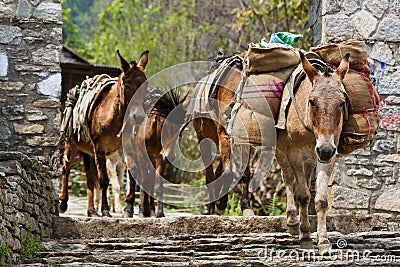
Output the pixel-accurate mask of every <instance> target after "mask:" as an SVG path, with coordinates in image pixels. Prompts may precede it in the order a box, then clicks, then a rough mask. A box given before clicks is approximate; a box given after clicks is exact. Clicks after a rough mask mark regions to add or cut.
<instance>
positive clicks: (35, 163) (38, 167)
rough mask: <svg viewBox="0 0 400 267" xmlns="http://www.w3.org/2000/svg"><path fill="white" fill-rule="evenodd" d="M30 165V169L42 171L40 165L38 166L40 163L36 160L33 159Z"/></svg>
mask: <svg viewBox="0 0 400 267" xmlns="http://www.w3.org/2000/svg"><path fill="white" fill-rule="evenodd" d="M30 167H31V169H32V170H35V171H38V172H42V171H43V168H42V166H40V164H39V163H38V162H37V161H33V162H32V163H31V166H30Z"/></svg>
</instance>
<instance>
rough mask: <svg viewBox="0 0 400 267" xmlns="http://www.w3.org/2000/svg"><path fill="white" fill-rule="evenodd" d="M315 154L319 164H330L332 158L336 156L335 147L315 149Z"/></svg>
mask: <svg viewBox="0 0 400 267" xmlns="http://www.w3.org/2000/svg"><path fill="white" fill-rule="evenodd" d="M315 152H316V153H317V157H318V161H319V162H321V163H329V162H331V160H332V158H333V156H334V155H335V154H336V147H334V146H321V147H316V148H315Z"/></svg>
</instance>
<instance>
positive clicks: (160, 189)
mask: <svg viewBox="0 0 400 267" xmlns="http://www.w3.org/2000/svg"><path fill="white" fill-rule="evenodd" d="M156 164H157V169H156V181H155V193H156V194H157V213H156V217H157V218H160V217H165V215H164V207H163V202H162V201H163V196H164V181H163V177H162V174H163V172H164V167H165V160H164V159H163V158H162V157H160V158H159V159H157V160H156Z"/></svg>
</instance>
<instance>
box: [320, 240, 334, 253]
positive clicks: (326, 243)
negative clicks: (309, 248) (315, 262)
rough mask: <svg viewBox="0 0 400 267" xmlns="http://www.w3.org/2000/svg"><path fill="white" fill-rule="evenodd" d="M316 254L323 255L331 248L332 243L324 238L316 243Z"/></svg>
mask: <svg viewBox="0 0 400 267" xmlns="http://www.w3.org/2000/svg"><path fill="white" fill-rule="evenodd" d="M317 247H318V254H319V255H321V256H323V255H326V254H328V253H329V251H331V249H332V245H331V243H330V242H329V241H328V240H325V241H323V242H321V243H319V244H318V246H317Z"/></svg>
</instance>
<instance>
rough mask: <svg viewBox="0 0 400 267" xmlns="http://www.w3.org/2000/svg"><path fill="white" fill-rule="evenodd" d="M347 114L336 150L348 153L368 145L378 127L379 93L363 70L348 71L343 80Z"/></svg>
mask: <svg viewBox="0 0 400 267" xmlns="http://www.w3.org/2000/svg"><path fill="white" fill-rule="evenodd" d="M343 85H344V87H345V89H346V92H347V95H348V97H349V116H348V120H347V121H346V122H345V124H344V125H343V129H342V133H341V135H340V142H339V147H338V152H339V153H340V154H348V153H351V152H353V151H354V150H356V149H359V148H363V147H366V146H369V145H370V144H371V142H372V141H373V139H374V136H375V134H376V133H377V131H378V128H379V115H378V108H379V95H378V93H377V92H376V91H375V89H374V87H373V84H372V82H371V81H370V80H369V79H368V78H367V76H365V74H364V73H363V72H355V71H349V72H348V73H347V75H346V77H345V79H344V80H343Z"/></svg>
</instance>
